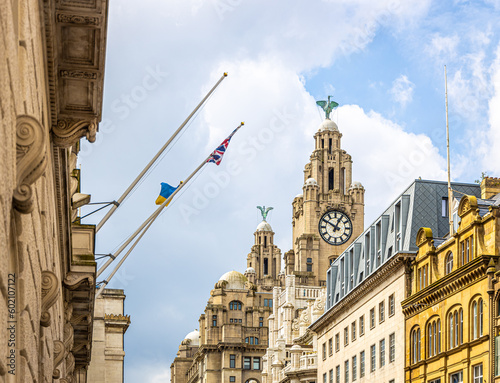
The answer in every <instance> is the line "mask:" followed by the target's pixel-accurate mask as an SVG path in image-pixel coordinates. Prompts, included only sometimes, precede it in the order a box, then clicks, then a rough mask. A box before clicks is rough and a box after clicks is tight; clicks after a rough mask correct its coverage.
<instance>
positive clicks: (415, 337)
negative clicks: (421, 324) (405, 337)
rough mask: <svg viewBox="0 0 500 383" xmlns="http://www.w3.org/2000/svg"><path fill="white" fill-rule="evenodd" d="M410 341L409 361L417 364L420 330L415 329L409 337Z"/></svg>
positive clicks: (418, 359)
mask: <svg viewBox="0 0 500 383" xmlns="http://www.w3.org/2000/svg"><path fill="white" fill-rule="evenodd" d="M410 341H411V353H412V355H411V361H412V363H417V362H419V361H420V329H419V328H416V329H414V330H413V331H412V333H411V335H410Z"/></svg>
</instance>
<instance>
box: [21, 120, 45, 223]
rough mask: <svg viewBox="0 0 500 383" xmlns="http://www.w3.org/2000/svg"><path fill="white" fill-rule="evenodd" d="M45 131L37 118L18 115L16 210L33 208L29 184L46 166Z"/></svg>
mask: <svg viewBox="0 0 500 383" xmlns="http://www.w3.org/2000/svg"><path fill="white" fill-rule="evenodd" d="M47 141H48V139H47V132H46V131H45V129H44V127H43V126H42V125H41V124H40V123H39V122H38V120H37V119H35V118H33V117H31V116H26V115H20V116H18V117H17V123H16V187H15V189H14V194H13V203H14V207H15V208H16V210H18V211H19V212H21V213H24V214H26V213H29V212H31V210H33V191H32V189H31V185H32V184H33V183H34V182H35V181H36V180H37V179H38V178H39V177H40V176H41V175H42V174H43V173H44V171H45V167H46V166H47Z"/></svg>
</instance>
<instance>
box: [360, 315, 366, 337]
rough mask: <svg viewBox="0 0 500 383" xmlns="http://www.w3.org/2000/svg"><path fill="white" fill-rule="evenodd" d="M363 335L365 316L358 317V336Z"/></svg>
mask: <svg viewBox="0 0 500 383" xmlns="http://www.w3.org/2000/svg"><path fill="white" fill-rule="evenodd" d="M364 333H365V316H364V315H362V316H360V317H359V336H362V335H363V334H364Z"/></svg>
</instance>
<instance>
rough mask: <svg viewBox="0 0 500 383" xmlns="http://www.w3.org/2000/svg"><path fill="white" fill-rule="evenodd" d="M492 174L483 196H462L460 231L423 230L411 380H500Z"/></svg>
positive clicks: (409, 312) (412, 280)
mask: <svg viewBox="0 0 500 383" xmlns="http://www.w3.org/2000/svg"><path fill="white" fill-rule="evenodd" d="M492 180H493V179H491V178H485V179H484V180H483V182H482V183H481V197H482V198H481V199H479V198H476V197H474V196H469V195H464V196H463V197H462V198H461V199H460V203H459V205H458V209H457V210H456V216H455V222H456V224H455V226H456V230H455V234H453V235H452V236H448V237H447V238H445V239H441V238H434V237H433V233H432V230H431V229H429V228H425V227H423V228H421V229H420V230H419V232H418V234H417V239H416V242H417V246H418V253H417V257H416V258H415V261H414V262H413V263H412V267H411V270H409V271H408V288H409V290H410V294H409V296H408V298H407V299H405V300H404V301H403V302H402V307H403V313H404V316H405V335H406V342H405V344H406V345H405V347H406V362H405V381H406V382H412V383H413V382H428V383H448V382H449V383H461V382H471V383H472V382H473V383H480V382H492V381H494V375H495V374H494V360H493V359H494V358H493V357H492V356H491V355H494V353H493V350H494V349H493V347H494V338H493V335H494V332H493V322H492V319H493V313H494V310H493V308H494V292H495V288H496V289H498V286H495V284H494V282H495V277H496V276H495V272H496V268H497V264H498V255H499V248H500V241H499V239H500V238H499V236H500V230H499V226H498V224H499V217H500V209H499V203H500V195H499V194H498V193H499V192H500V189H499V188H497V187H496V186H495V185H496V184H497V183H498V182H496V183H495V182H492ZM458 221H460V222H459V223H458ZM497 311H498V310H497ZM495 331H497V330H495Z"/></svg>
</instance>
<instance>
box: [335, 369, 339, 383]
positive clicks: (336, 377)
mask: <svg viewBox="0 0 500 383" xmlns="http://www.w3.org/2000/svg"><path fill="white" fill-rule="evenodd" d="M335 383H340V366H337V367H335Z"/></svg>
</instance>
